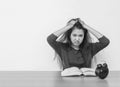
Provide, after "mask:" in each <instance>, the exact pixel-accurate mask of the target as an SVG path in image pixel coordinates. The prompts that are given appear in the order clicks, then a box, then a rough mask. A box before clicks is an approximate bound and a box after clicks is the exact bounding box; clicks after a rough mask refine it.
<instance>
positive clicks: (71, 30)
mask: <svg viewBox="0 0 120 87" xmlns="http://www.w3.org/2000/svg"><path fill="white" fill-rule="evenodd" d="M88 32H90V33H92V34H93V35H94V36H95V37H96V38H97V39H98V40H99V42H96V43H91V42H90V35H89V33H88ZM61 35H63V36H62V37H61V38H62V39H61V40H60V41H56V40H57V39H58V38H59V37H60V36H61ZM47 41H48V43H49V45H50V46H51V47H52V48H53V49H54V50H55V52H56V53H57V54H58V55H59V56H60V58H61V62H62V66H63V70H64V69H67V68H70V67H73V66H76V67H78V68H82V67H86V68H90V67H91V60H92V58H93V56H94V55H95V54H96V53H98V52H99V51H100V50H102V49H103V48H105V47H106V46H107V45H108V44H109V43H110V41H109V39H108V38H107V37H105V36H104V35H103V34H101V33H99V32H98V31H96V30H94V29H93V28H91V27H90V26H88V25H87V24H85V23H84V22H83V21H82V20H80V19H79V18H76V19H71V20H70V21H69V22H68V23H67V25H66V26H65V27H63V28H62V29H60V30H57V31H55V32H54V33H52V34H51V35H49V36H48V37H47Z"/></svg>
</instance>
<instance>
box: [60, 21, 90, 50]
mask: <svg viewBox="0 0 120 87" xmlns="http://www.w3.org/2000/svg"><path fill="white" fill-rule="evenodd" d="M72 20H77V19H71V20H70V21H72ZM70 21H69V22H70ZM69 22H68V23H69ZM75 28H77V29H82V30H83V32H84V39H83V42H82V43H81V44H80V46H79V47H80V48H82V49H83V48H84V47H85V46H86V45H87V43H89V39H90V35H89V33H88V30H87V29H85V28H84V27H83V26H82V24H81V23H80V22H79V21H77V22H76V23H75V24H74V26H73V27H72V28H71V29H69V30H68V31H66V32H65V33H64V34H63V36H62V37H63V38H62V42H63V41H65V40H66V43H67V44H68V45H69V46H71V45H72V42H71V39H70V35H71V33H72V31H73V30H74V29H75Z"/></svg>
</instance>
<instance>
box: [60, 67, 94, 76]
mask: <svg viewBox="0 0 120 87" xmlns="http://www.w3.org/2000/svg"><path fill="white" fill-rule="evenodd" d="M61 76H96V74H95V69H92V68H80V69H79V68H78V67H70V68H66V69H64V70H63V71H62V72H61Z"/></svg>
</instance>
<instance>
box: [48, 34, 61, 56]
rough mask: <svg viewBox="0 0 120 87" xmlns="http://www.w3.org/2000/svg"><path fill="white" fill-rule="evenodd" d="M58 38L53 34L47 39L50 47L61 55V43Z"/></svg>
mask: <svg viewBox="0 0 120 87" xmlns="http://www.w3.org/2000/svg"><path fill="white" fill-rule="evenodd" d="M57 38H58V37H57V36H55V35H54V34H51V35H49V36H48V37H47V42H48V43H49V45H50V46H51V47H52V48H53V49H54V50H55V51H56V52H57V53H58V54H59V55H60V53H61V49H60V48H61V44H62V43H61V42H57V41H56V39H57Z"/></svg>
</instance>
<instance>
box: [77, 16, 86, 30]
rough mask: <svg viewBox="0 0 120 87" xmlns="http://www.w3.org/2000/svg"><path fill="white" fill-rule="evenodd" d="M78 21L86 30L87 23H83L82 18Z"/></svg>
mask: <svg viewBox="0 0 120 87" xmlns="http://www.w3.org/2000/svg"><path fill="white" fill-rule="evenodd" d="M78 20H79V22H80V23H81V24H82V26H83V27H84V28H85V25H86V24H85V22H84V21H82V20H81V19H80V18H78Z"/></svg>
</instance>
